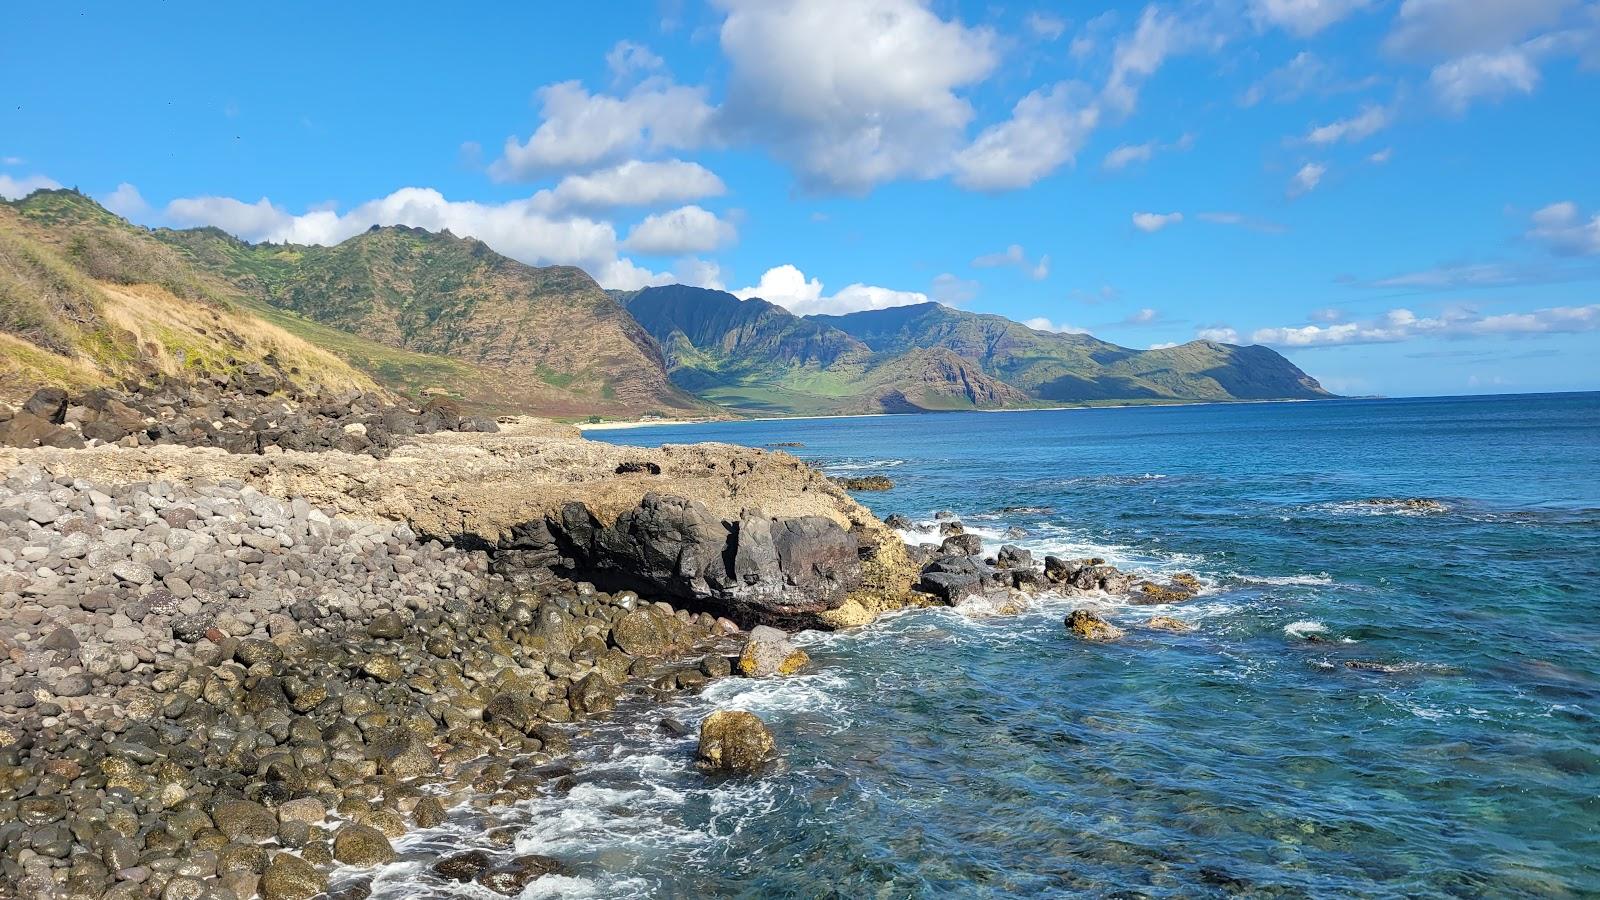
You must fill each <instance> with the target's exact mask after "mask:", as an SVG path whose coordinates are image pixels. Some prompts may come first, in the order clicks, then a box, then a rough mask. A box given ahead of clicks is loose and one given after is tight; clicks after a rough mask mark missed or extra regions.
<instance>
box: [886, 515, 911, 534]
mask: <svg viewBox="0 0 1600 900" xmlns="http://www.w3.org/2000/svg"><path fill="white" fill-rule="evenodd" d="M883 524H885V525H887V526H889V527H890V528H893V529H894V530H895V531H910V530H911V529H912V528H913V527H915V523H914V522H912V521H911V520H910V519H908V518H906V517H905V516H903V515H901V514H900V513H895V514H893V515H891V516H889V518H887V519H884V520H883Z"/></svg>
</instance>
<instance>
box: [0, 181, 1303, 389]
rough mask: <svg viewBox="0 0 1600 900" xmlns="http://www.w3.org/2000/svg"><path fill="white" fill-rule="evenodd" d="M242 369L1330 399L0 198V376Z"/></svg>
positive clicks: (707, 300)
mask: <svg viewBox="0 0 1600 900" xmlns="http://www.w3.org/2000/svg"><path fill="white" fill-rule="evenodd" d="M252 363H256V364H261V363H266V364H269V365H271V366H273V367H274V368H275V369H277V370H278V371H280V372H281V373H283V374H284V375H285V377H288V378H290V380H293V381H297V382H299V383H301V384H303V385H304V386H307V387H321V388H331V389H347V388H360V389H375V388H382V389H386V390H389V391H393V392H395V393H399V394H405V395H410V396H413V397H414V396H418V395H420V394H422V393H424V392H430V393H431V392H444V393H448V394H451V395H454V396H455V397H457V398H458V399H460V400H461V401H462V402H463V403H464V404H466V405H468V406H471V407H474V408H478V409H481V410H484V411H490V412H527V413H537V414H542V415H550V416H556V417H563V418H579V417H586V416H600V417H607V418H623V417H636V416H639V415H644V414H652V415H657V416H662V417H668V418H686V417H705V416H715V415H737V414H765V415H819V414H845V413H875V412H921V411H933V410H953V409H997V408H1008V407H1030V406H1045V405H1061V404H1079V403H1108V402H1181V401H1226V400H1267V399H1315V398H1321V397H1328V396H1331V395H1330V394H1328V392H1326V391H1325V390H1323V389H1322V387H1321V386H1320V385H1319V384H1317V382H1316V380H1315V379H1313V378H1311V377H1310V376H1308V375H1306V374H1305V373H1304V372H1302V371H1301V370H1300V369H1298V368H1296V367H1295V366H1294V365H1293V364H1292V363H1290V362H1289V361H1288V360H1287V359H1284V358H1283V357H1282V356H1281V355H1279V354H1278V353H1276V352H1274V351H1272V350H1270V349H1268V348H1266V347H1259V346H1257V347H1238V346H1233V345H1229V344H1219V343H1215V342H1211V341H1191V342H1189V343H1187V344H1182V345H1179V346H1176V347H1170V348H1164V349H1154V350H1131V349H1128V348H1125V347H1119V346H1116V345H1115V344H1110V343H1107V342H1105V341H1101V340H1099V339H1097V338H1094V337H1092V336H1090V335H1087V334H1058V333H1054V332H1049V331H1040V330H1037V329H1033V328H1029V327H1027V326H1024V325H1022V324H1019V323H1017V322H1013V321H1011V320H1009V319H1006V318H1004V317H1002V316H997V315H986V314H979V313H972V312H966V311H963V310H958V309H953V308H951V307H948V306H943V305H940V304H936V303H923V304H917V305H912V306H900V307H893V308H890V309H880V310H868V311H863V312H856V313H850V314H848V315H838V316H820V315H818V316H806V317H801V316H796V315H794V314H793V313H791V312H789V311H788V310H787V309H785V308H783V307H782V306H779V305H777V304H773V303H769V302H767V301H765V300H761V299H755V298H752V299H746V300H741V299H740V298H738V297H735V296H734V295H732V294H729V293H726V292H723V291H716V290H708V289H703V288H694V287H687V286H684V285H670V286H665V287H652V288H646V289H644V290H640V291H632V292H618V291H606V290H603V289H601V288H600V287H599V285H597V284H596V283H595V282H594V280H593V279H592V278H590V277H589V276H588V274H586V273H585V272H583V271H582V270H581V269H577V268H573V267H570V266H549V267H536V266H529V265H525V264H523V263H520V262H517V261H515V260H512V259H509V258H507V257H505V256H502V255H500V254H499V253H496V252H495V251H493V250H492V249H490V248H489V247H488V246H487V245H486V244H484V243H483V242H481V241H478V240H476V239H474V238H463V237H457V236H455V235H453V234H451V233H450V232H448V231H444V232H430V231H426V230H424V229H419V228H408V227H405V226H391V227H374V228H373V229H371V230H369V231H367V232H365V233H363V234H359V235H356V236H354V237H352V238H349V239H348V240H345V241H344V242H342V243H339V244H337V245H334V246H314V245H294V244H273V243H260V244H251V243H248V242H245V241H241V240H239V239H237V238H235V237H233V236H231V235H229V234H227V233H225V232H223V231H221V230H218V229H215V228H198V229H189V230H171V229H155V230H151V229H146V228H143V227H140V226H136V225H133V224H131V223H129V222H127V221H125V220H123V219H121V218H119V217H117V216H115V215H113V214H112V213H110V212H109V211H107V210H105V209H104V208H102V207H101V206H99V205H98V204H97V203H95V202H94V201H93V200H91V199H90V198H88V197H86V196H84V195H82V194H80V193H78V192H76V191H71V190H50V191H37V192H35V193H33V194H31V195H29V196H28V197H26V198H24V199H22V200H18V201H12V202H0V393H11V394H15V393H17V392H19V391H21V390H23V389H25V388H26V387H27V386H29V385H33V384H38V383H56V384H64V385H68V386H74V387H81V386H88V385H92V384H95V383H103V382H106V381H110V380H113V379H120V378H126V377H129V376H138V375H147V374H150V373H153V372H161V373H165V374H168V375H180V374H184V373H195V372H200V371H205V372H209V373H213V374H225V373H226V372H227V371H228V370H229V369H230V368H236V367H239V366H244V365H249V364H252Z"/></svg>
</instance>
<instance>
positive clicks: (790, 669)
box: [739, 625, 811, 678]
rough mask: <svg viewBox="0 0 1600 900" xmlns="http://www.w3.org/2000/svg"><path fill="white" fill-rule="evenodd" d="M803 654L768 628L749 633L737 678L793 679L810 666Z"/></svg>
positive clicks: (753, 630) (763, 627)
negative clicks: (789, 677) (791, 677)
mask: <svg viewBox="0 0 1600 900" xmlns="http://www.w3.org/2000/svg"><path fill="white" fill-rule="evenodd" d="M810 661H811V658H810V657H809V656H807V655H806V652H805V651H804V650H801V649H799V648H797V647H795V645H794V644H792V643H790V642H789V635H787V634H785V633H784V632H783V631H780V630H778V629H776V628H772V627H770V626H767V625H757V626H756V627H755V628H752V629H750V637H749V639H748V640H746V641H745V645H744V650H743V651H741V652H740V654H739V674H740V675H743V676H745V677H747V678H763V677H766V676H769V675H793V674H794V673H795V672H798V671H799V670H800V669H801V668H803V667H804V666H805V664H806V663H808V662H810Z"/></svg>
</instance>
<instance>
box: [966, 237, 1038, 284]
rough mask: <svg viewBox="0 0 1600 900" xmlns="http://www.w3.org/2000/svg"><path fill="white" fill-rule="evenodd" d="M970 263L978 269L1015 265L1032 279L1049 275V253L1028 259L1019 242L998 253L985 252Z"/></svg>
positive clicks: (1035, 279)
mask: <svg viewBox="0 0 1600 900" xmlns="http://www.w3.org/2000/svg"><path fill="white" fill-rule="evenodd" d="M972 265H973V266H974V267H975V268H979V269H999V268H1007V267H1015V268H1016V269H1018V270H1020V271H1021V272H1022V273H1023V274H1024V275H1027V276H1028V277H1029V278H1032V279H1033V280H1034V281H1043V280H1044V279H1046V278H1048V277H1050V255H1049V254H1048V253H1047V254H1044V255H1043V256H1040V257H1039V258H1038V259H1036V260H1030V259H1028V254H1027V252H1026V251H1024V250H1023V249H1022V245H1021V244H1012V245H1011V246H1009V247H1007V248H1006V249H1004V250H1001V251H1000V252H998V253H985V254H983V255H982V256H980V257H978V258H977V259H974V260H973V261H972Z"/></svg>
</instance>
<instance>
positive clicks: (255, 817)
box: [211, 800, 278, 843]
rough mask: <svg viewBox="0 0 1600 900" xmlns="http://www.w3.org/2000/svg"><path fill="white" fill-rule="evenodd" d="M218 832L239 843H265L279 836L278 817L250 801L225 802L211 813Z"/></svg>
mask: <svg viewBox="0 0 1600 900" xmlns="http://www.w3.org/2000/svg"><path fill="white" fill-rule="evenodd" d="M211 819H212V821H213V822H215V823H216V826H217V830H218V831H220V832H222V833H223V834H224V835H227V837H228V840H230V841H235V842H238V843H254V842H256V841H264V840H266V839H268V838H271V837H276V836H277V834H278V817H277V816H275V815H273V814H272V811H271V810H269V809H267V808H266V807H265V806H262V805H261V804H259V803H254V802H252V801H250V800H225V801H223V802H222V803H219V804H217V806H216V808H215V809H213V810H212V811H211Z"/></svg>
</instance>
